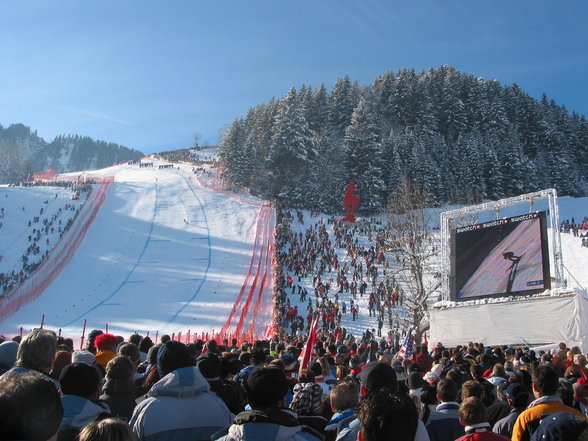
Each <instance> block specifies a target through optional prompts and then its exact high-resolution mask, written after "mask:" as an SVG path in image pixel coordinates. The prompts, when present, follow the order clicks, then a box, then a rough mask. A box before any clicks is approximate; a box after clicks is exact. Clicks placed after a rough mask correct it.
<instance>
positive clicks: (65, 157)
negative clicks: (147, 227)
mask: <svg viewBox="0 0 588 441" xmlns="http://www.w3.org/2000/svg"><path fill="white" fill-rule="evenodd" d="M142 156H143V153H141V152H139V151H138V150H133V149H129V148H127V147H123V146H120V145H118V144H114V143H108V142H104V141H95V140H93V139H92V138H89V137H87V136H80V135H62V136H57V137H56V138H55V139H53V141H51V142H46V141H45V140H44V139H43V138H41V137H40V136H38V135H37V132H36V131H34V130H31V129H30V128H29V127H27V126H25V125H23V124H12V125H10V126H8V127H2V126H1V125H0V184H13V183H16V182H19V181H22V180H25V179H28V178H30V177H31V176H32V174H33V173H35V172H40V171H44V170H45V169H47V168H52V169H55V170H57V171H58V172H62V173H63V172H72V171H80V170H91V169H97V168H103V167H107V166H109V165H112V164H117V163H119V162H122V161H128V160H132V159H139V158H141V157H142Z"/></svg>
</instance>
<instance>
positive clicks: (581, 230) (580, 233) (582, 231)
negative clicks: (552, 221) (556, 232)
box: [560, 216, 588, 247]
mask: <svg viewBox="0 0 588 441" xmlns="http://www.w3.org/2000/svg"><path fill="white" fill-rule="evenodd" d="M560 231H561V232H562V233H568V234H571V235H573V236H574V237H579V238H580V239H581V240H582V246H583V247H588V216H585V217H584V219H583V220H582V222H576V219H575V218H573V217H572V218H571V219H566V220H564V221H563V222H562V223H561V224H560Z"/></svg>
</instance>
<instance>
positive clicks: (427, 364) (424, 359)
mask: <svg viewBox="0 0 588 441" xmlns="http://www.w3.org/2000/svg"><path fill="white" fill-rule="evenodd" d="M434 361H435V359H434V358H433V357H431V356H430V355H429V348H428V347H427V345H426V344H424V343H423V344H422V345H421V350H420V352H419V354H418V355H417V356H416V362H417V364H418V365H419V366H420V367H421V368H422V369H423V372H429V371H430V370H431V367H432V366H433V362H434Z"/></svg>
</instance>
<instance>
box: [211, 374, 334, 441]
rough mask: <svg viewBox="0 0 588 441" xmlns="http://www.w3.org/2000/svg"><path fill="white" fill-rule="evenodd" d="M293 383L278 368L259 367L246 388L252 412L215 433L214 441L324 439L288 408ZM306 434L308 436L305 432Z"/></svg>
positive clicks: (246, 413) (237, 418)
mask: <svg viewBox="0 0 588 441" xmlns="http://www.w3.org/2000/svg"><path fill="white" fill-rule="evenodd" d="M289 387H290V383H289V382H288V380H287V379H286V377H285V375H284V372H282V371H281V370H280V369H278V368H258V369H255V370H253V372H252V373H251V374H250V375H249V376H248V377H247V381H246V382H245V389H246V390H247V398H248V400H249V404H250V405H251V408H252V410H246V411H244V412H241V413H239V414H238V415H237V416H236V417H235V422H234V424H233V425H232V426H231V427H229V428H228V429H227V430H225V431H222V432H219V433H217V434H215V436H214V437H213V438H212V439H214V440H222V441H229V440H230V441H233V440H246V439H252V438H250V437H251V436H252V434H254V435H255V439H263V440H266V441H276V440H280V441H298V440H306V441H319V440H322V439H323V437H322V436H321V435H320V434H319V433H318V432H317V431H315V430H314V429H312V428H311V427H309V426H303V425H302V424H301V423H300V421H299V420H298V417H297V415H296V413H295V412H293V411H291V410H290V409H284V408H283V404H284V397H285V395H286V392H287V391H288V388H289ZM302 432H304V433H302Z"/></svg>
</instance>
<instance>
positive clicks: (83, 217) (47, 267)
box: [0, 177, 114, 321]
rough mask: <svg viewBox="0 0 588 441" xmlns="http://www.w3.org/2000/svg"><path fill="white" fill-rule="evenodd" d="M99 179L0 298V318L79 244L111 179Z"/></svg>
mask: <svg viewBox="0 0 588 441" xmlns="http://www.w3.org/2000/svg"><path fill="white" fill-rule="evenodd" d="M110 178H111V179H106V178H103V183H102V184H101V185H100V187H98V189H93V191H92V194H90V196H89V197H88V200H87V201H86V203H85V204H84V205H83V207H82V209H81V210H80V212H79V213H78V215H77V216H76V219H75V222H74V223H73V225H72V227H71V228H70V229H69V230H68V231H67V232H66V233H65V234H64V235H63V236H61V238H60V239H59V241H58V242H57V244H56V245H55V247H54V248H53V249H52V250H51V252H50V253H49V255H48V256H47V257H46V258H45V259H43V261H42V262H41V264H40V265H39V267H38V268H37V269H36V270H35V271H33V272H32V273H31V275H30V276H29V277H28V278H27V279H26V280H25V281H24V282H23V283H21V284H20V285H18V286H17V287H15V288H14V289H13V290H12V291H10V292H9V293H7V294H6V295H4V296H3V297H1V298H0V321H2V320H4V319H6V317H8V316H9V315H11V314H13V313H15V312H16V311H18V310H19V309H20V308H21V307H22V306H23V305H25V304H27V303H29V302H30V301H32V300H34V299H36V298H37V297H39V296H40V295H41V293H42V292H43V290H45V288H47V286H49V284H50V283H51V282H52V281H53V280H54V279H55V277H57V275H58V274H59V273H60V272H61V270H62V269H63V268H64V267H65V265H67V264H68V262H69V261H70V260H71V258H72V257H73V256H74V254H75V252H76V250H77V249H78V247H79V246H80V244H81V243H82V240H83V239H84V236H85V234H86V232H87V231H88V228H90V225H91V224H92V221H93V220H94V218H95V217H96V214H97V213H98V210H99V209H100V207H101V206H102V203H103V202H104V199H105V198H106V190H107V189H108V186H109V184H110V182H112V181H113V180H114V177H110Z"/></svg>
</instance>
